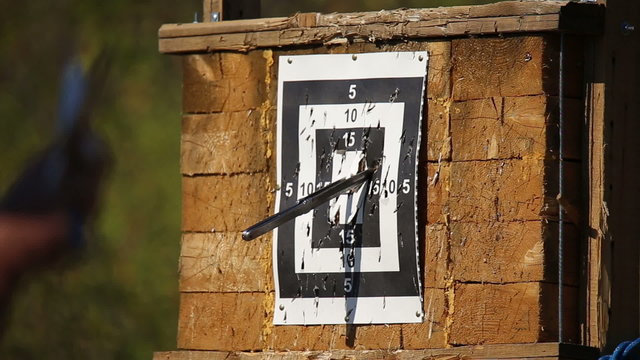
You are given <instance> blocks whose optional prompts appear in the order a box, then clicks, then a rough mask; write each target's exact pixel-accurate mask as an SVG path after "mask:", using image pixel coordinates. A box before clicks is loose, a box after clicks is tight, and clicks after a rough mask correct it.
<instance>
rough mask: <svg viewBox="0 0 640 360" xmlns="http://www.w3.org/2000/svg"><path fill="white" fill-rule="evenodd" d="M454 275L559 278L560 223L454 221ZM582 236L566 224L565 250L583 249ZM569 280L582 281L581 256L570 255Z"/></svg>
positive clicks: (491, 279)
mask: <svg viewBox="0 0 640 360" xmlns="http://www.w3.org/2000/svg"><path fill="white" fill-rule="evenodd" d="M450 229H451V230H450V240H449V241H450V243H451V244H450V248H451V250H450V251H451V255H450V260H449V261H450V267H451V276H452V277H453V279H454V280H455V281H459V282H475V283H515V282H534V281H544V282H554V281H557V277H558V275H557V269H558V267H557V261H558V258H557V247H558V242H557V237H558V226H557V223H551V222H547V221H514V222H487V223H460V222H453V223H451V225H450ZM578 235H579V233H578V232H577V231H576V230H575V228H574V227H573V226H572V225H568V224H567V225H565V246H566V249H565V253H566V254H575V253H577V251H578ZM565 284H570V285H574V286H577V284H578V264H577V257H571V256H567V258H566V259H565Z"/></svg>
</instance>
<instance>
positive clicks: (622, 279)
mask: <svg viewBox="0 0 640 360" xmlns="http://www.w3.org/2000/svg"><path fill="white" fill-rule="evenodd" d="M606 16H607V18H606V25H605V29H606V30H605V35H604V36H603V37H602V38H600V39H598V40H597V42H596V43H595V47H594V52H595V56H596V61H597V62H596V66H599V67H600V68H599V69H598V70H599V71H598V73H597V75H599V76H598V77H596V78H591V81H592V82H595V83H596V85H597V86H598V87H599V86H601V85H600V83H603V84H604V91H605V92H604V104H603V105H604V118H598V117H596V118H593V119H592V120H593V121H594V122H596V123H595V124H594V125H595V126H596V127H595V128H594V130H595V131H596V132H594V133H592V141H593V142H592V144H591V146H598V141H599V139H598V137H600V136H603V142H604V144H602V145H603V149H602V152H603V154H602V155H599V154H598V152H599V150H594V149H593V147H592V148H591V149H592V150H591V151H593V156H594V160H595V161H596V162H599V161H600V160H599V159H598V157H599V156H604V159H605V163H604V164H603V165H604V168H600V169H595V171H594V172H593V173H592V175H593V176H594V178H593V180H594V181H595V182H594V183H592V184H594V185H596V186H597V184H598V181H599V180H598V177H599V176H602V175H604V186H603V189H604V196H603V201H602V202H598V196H600V195H599V194H596V197H594V198H593V199H592V200H593V201H595V202H594V203H593V206H601V209H600V211H595V212H594V213H593V215H594V217H593V222H592V224H593V225H594V227H593V229H595V231H602V234H601V235H598V236H600V238H601V239H602V242H601V243H600V245H601V248H600V249H594V250H595V251H599V252H600V254H601V257H600V259H598V258H595V259H596V260H600V265H601V268H600V270H599V271H598V272H599V274H600V277H601V278H600V279H599V280H598V281H599V284H598V290H597V294H598V297H597V298H596V299H593V301H597V302H600V309H599V314H597V315H598V317H597V318H596V319H594V320H596V321H597V322H598V328H597V329H594V330H596V331H597V332H598V333H599V335H600V336H601V338H600V341H601V344H603V345H604V347H605V349H606V351H607V353H611V352H612V351H613V349H614V347H615V346H616V345H617V344H618V343H620V342H621V341H624V339H627V338H635V337H636V336H637V334H638V333H640V321H639V320H638V319H640V292H638V291H637V290H636V289H637V287H638V284H639V283H640V261H639V258H640V243H639V242H638V241H637V232H638V230H637V215H636V214H638V213H640V192H639V191H638V184H639V183H640V147H638V145H637V139H636V134H638V133H639V132H640V122H638V118H640V105H639V103H638V101H637V99H638V98H640V86H639V84H640V81H639V79H640V70H639V69H638V66H637V59H638V57H639V56H640V33H639V31H638V24H640V3H638V2H626V1H620V0H610V1H607V14H606ZM624 22H628V23H630V24H635V31H633V32H631V33H629V34H628V35H626V36H625V35H622V34H621V30H620V27H621V25H622V24H623V23H624ZM594 95H596V96H598V95H602V93H600V94H598V93H596V94H594ZM596 100H597V99H596ZM596 105H597V104H596ZM595 110H596V111H600V109H595ZM599 121H604V124H598V123H597V122H599ZM600 131H602V132H600ZM600 134H602V135H600ZM600 164H602V163H600ZM598 170H604V174H602V173H598V172H597V171H598ZM598 216H599V217H600V219H598ZM630 288H632V289H634V290H631V291H630Z"/></svg>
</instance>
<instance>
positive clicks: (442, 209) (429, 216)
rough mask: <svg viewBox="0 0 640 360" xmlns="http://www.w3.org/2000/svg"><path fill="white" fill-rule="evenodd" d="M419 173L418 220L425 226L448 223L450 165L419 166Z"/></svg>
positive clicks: (432, 164) (442, 163) (440, 163)
mask: <svg viewBox="0 0 640 360" xmlns="http://www.w3.org/2000/svg"><path fill="white" fill-rule="evenodd" d="M419 171H420V177H419V179H418V185H419V189H418V199H419V200H418V218H419V219H420V221H421V222H424V223H426V224H436V223H441V224H444V223H448V222H449V221H450V219H449V217H450V213H451V212H450V209H449V202H450V191H451V188H450V187H451V163H449V162H439V163H427V164H421V165H419ZM422 199H425V200H426V201H424V200H422ZM425 213H426V214H425Z"/></svg>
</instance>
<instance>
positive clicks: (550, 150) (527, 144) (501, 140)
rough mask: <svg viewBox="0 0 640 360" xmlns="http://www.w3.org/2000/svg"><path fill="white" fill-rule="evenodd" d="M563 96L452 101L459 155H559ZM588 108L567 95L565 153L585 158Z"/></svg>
mask: <svg viewBox="0 0 640 360" xmlns="http://www.w3.org/2000/svg"><path fill="white" fill-rule="evenodd" d="M558 109H559V107H558V99H557V98H555V97H547V96H544V95H537V96H520V97H506V98H503V97H493V98H486V99H479V100H469V101H459V102H454V103H453V104H452V105H451V109H450V117H451V137H452V142H453V145H452V147H453V160H454V161H467V160H491V159H510V158H534V159H552V158H554V157H557V155H558V149H559V141H558V113H559V110H558ZM582 119H583V112H582V104H581V102H580V101H579V100H576V99H565V122H564V125H565V126H564V132H565V134H566V135H565V152H564V157H565V158H567V159H580V157H581V151H582V149H581V138H582V135H581V134H582V131H581V125H582Z"/></svg>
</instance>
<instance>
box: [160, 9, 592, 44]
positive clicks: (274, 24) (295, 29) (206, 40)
mask: <svg viewBox="0 0 640 360" xmlns="http://www.w3.org/2000/svg"><path fill="white" fill-rule="evenodd" d="M601 10H602V9H601V8H600V7H599V6H597V5H587V4H581V5H577V4H567V3H564V2H557V1H540V2H530V3H526V2H516V1H507V2H502V3H496V4H489V5H479V6H458V7H448V8H437V9H400V10H392V11H379V12H369V13H352V14H328V15H323V14H315V13H313V14H297V15H294V16H293V17H291V18H288V19H284V18H277V19H268V20H264V19H260V20H254V21H244V22H239V23H227V24H224V23H220V24H214V23H203V24H172V25H164V26H163V27H161V28H160V30H159V37H160V51H161V52H164V53H184V52H202V51H205V52H206V51H213V50H236V51H248V50H251V49H256V48H260V47H280V46H288V45H305V44H336V43H345V42H353V41H365V42H379V41H388V40H393V39H415V38H428V37H447V36H460V35H483V34H497V33H521V32H541V31H564V32H577V33H581V34H598V33H599V32H600V28H601V23H602V11H601Z"/></svg>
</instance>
